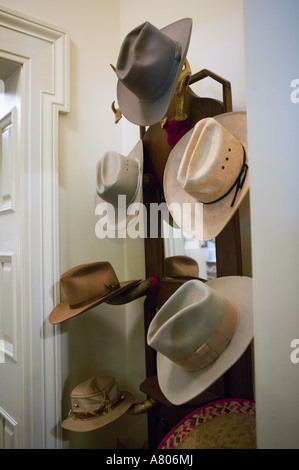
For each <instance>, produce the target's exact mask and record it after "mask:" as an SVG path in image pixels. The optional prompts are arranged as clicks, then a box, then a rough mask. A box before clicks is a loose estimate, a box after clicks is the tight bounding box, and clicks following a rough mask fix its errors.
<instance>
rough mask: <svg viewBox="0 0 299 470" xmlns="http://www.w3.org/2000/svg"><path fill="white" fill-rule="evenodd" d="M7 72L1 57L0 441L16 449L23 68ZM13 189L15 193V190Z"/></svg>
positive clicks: (20, 403) (20, 384)
mask: <svg viewBox="0 0 299 470" xmlns="http://www.w3.org/2000/svg"><path fill="white" fill-rule="evenodd" d="M12 69H13V71H12V73H11V74H10V75H9V76H7V74H6V71H7V66H6V62H5V61H0V78H1V77H3V78H4V80H3V78H2V80H3V86H2V90H3V92H2V97H1V98H2V99H1V106H0V135H1V142H0V143H1V147H0V335H1V346H2V348H3V363H2V364H1V365H0V367H1V369H0V373H1V375H0V377H1V379H0V410H1V411H0V414H1V419H2V432H3V437H2V439H1V442H0V445H2V446H3V448H5V449H7V448H8V449H11V448H15V446H16V444H17V443H18V441H19V436H18V432H19V429H20V428H22V425H23V414H24V413H23V379H24V363H23V335H22V324H23V318H22V317H23V315H22V308H21V303H20V299H21V297H22V286H21V283H20V274H19V272H18V269H19V266H20V262H19V256H20V251H19V250H20V248H19V247H20V245H21V233H20V204H19V203H20V198H21V194H20V191H21V185H20V181H21V175H20V153H19V151H18V142H19V141H20V137H21V135H20V132H21V128H20V125H21V122H20V120H19V119H18V116H20V112H21V107H20V106H21V102H20V96H21V92H20V81H21V80H20V77H21V66H18V65H16V66H15V67H14V68H12ZM16 189H17V191H16Z"/></svg>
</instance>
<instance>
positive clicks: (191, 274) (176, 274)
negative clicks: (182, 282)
mask: <svg viewBox="0 0 299 470" xmlns="http://www.w3.org/2000/svg"><path fill="white" fill-rule="evenodd" d="M164 276H165V277H173V278H183V279H184V278H186V279H189V278H198V277H199V266H198V263H197V261H196V260H195V259H194V258H191V257H190V256H185V255H174V256H168V257H167V258H165V260H164Z"/></svg>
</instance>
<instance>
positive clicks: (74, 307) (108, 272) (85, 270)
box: [49, 261, 140, 324]
mask: <svg viewBox="0 0 299 470" xmlns="http://www.w3.org/2000/svg"><path fill="white" fill-rule="evenodd" d="M60 281H61V284H62V288H63V291H64V293H65V296H66V300H65V301H64V302H61V303H60V304H59V305H57V306H56V307H55V308H54V310H53V311H52V312H51V314H50V317H49V321H50V323H53V324H56V323H61V322H63V321H65V320H68V319H70V318H73V317H75V316H77V315H79V314H80V313H83V312H86V311H87V310H90V309H91V308H93V307H95V306H96V305H99V304H101V303H103V302H106V301H108V300H109V299H111V298H113V297H115V296H116V295H119V294H121V293H123V292H125V291H126V290H128V289H130V288H131V287H132V286H134V285H136V284H137V283H138V282H140V279H139V280H137V281H135V280H132V281H124V282H119V280H118V278H117V276H116V273H115V271H114V269H113V267H112V266H111V264H110V263H109V262H108V261H99V262H95V263H89V264H81V265H79V266H76V267H74V268H71V269H69V270H68V271H66V272H65V273H64V274H62V275H61V277H60Z"/></svg>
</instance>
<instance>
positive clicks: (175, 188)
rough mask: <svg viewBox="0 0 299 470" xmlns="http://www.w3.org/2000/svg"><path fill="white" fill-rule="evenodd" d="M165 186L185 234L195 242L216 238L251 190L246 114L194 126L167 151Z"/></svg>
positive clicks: (175, 216)
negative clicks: (195, 240)
mask: <svg viewBox="0 0 299 470" xmlns="http://www.w3.org/2000/svg"><path fill="white" fill-rule="evenodd" d="M163 186H164V194H165V200H166V203H167V205H168V208H169V211H170V213H171V215H172V217H173V219H174V221H175V222H176V223H177V225H178V226H179V227H180V228H181V229H182V230H184V232H186V233H188V234H189V235H191V236H192V237H193V238H198V239H199V240H212V239H213V238H214V237H216V236H217V235H218V234H219V233H220V232H221V231H222V230H223V228H224V227H225V225H226V224H227V223H228V222H229V220H230V219H231V218H232V217H233V215H234V213H235V212H236V211H237V209H238V207H239V206H240V204H241V202H242V201H243V199H244V197H245V195H246V193H247V191H248V189H249V175H248V144H247V115H246V112H231V113H224V114H220V115H218V116H214V117H212V118H205V119H202V120H201V121H198V122H197V124H196V125H195V126H194V128H193V129H191V130H190V131H189V132H187V133H186V134H185V135H184V136H183V137H182V138H181V140H180V141H179V142H178V143H177V144H176V146H175V147H174V148H173V149H172V151H171V152H170V154H169V157H168V160H167V162H166V165H165V171H164V177H163Z"/></svg>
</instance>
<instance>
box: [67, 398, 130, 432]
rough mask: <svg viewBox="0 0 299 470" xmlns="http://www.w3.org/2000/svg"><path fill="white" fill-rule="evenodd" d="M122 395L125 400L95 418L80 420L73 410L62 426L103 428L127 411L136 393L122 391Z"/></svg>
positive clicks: (85, 428) (86, 428)
mask: <svg viewBox="0 0 299 470" xmlns="http://www.w3.org/2000/svg"><path fill="white" fill-rule="evenodd" d="M120 395H121V396H123V397H124V398H123V400H121V401H120V402H119V403H118V404H117V405H116V406H115V407H114V408H113V409H112V410H111V411H109V412H108V413H103V414H101V415H99V416H97V417H95V418H91V419H87V420H78V419H76V418H75V417H74V414H73V412H71V413H70V414H69V415H68V417H67V418H66V419H65V420H64V421H62V423H61V426H62V427H63V428H64V429H68V430H69V431H76V432H87V431H94V430H95V429H98V428H101V427H103V426H105V425H106V424H109V423H111V422H112V421H114V420H116V419H117V418H119V417H120V416H121V415H123V414H124V413H126V411H128V409H129V408H130V406H131V405H132V404H133V402H134V400H135V397H134V395H132V394H131V393H130V392H120Z"/></svg>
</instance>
